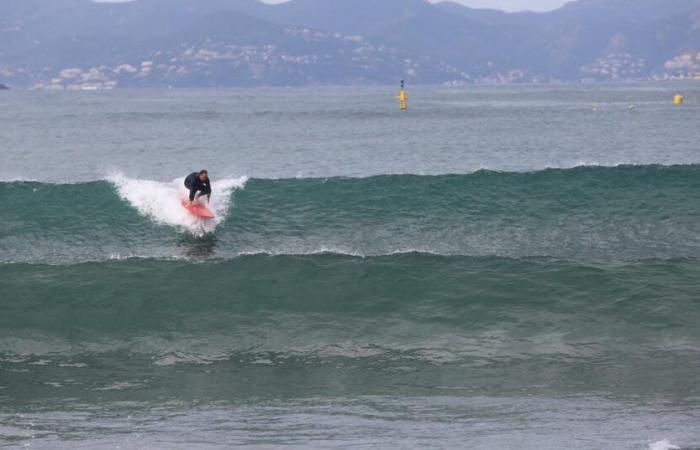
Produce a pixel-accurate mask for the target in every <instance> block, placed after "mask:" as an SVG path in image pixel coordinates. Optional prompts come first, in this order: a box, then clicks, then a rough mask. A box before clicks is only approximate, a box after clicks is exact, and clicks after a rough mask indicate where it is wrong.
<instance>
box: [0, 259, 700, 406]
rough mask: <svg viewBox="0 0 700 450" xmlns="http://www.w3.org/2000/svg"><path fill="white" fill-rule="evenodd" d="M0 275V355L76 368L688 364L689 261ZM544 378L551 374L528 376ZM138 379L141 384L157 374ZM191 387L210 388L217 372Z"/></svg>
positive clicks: (489, 383)
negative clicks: (207, 382) (119, 362)
mask: <svg viewBox="0 0 700 450" xmlns="http://www.w3.org/2000/svg"><path fill="white" fill-rule="evenodd" d="M0 275H1V276H0V290H1V291H2V292H3V296H2V298H1V299H0V309H2V311H3V314H2V316H0V333H1V334H0V355H3V358H4V360H3V363H4V364H11V365H12V366H13V367H17V368H22V367H32V366H33V365H37V364H39V365H46V366H51V367H54V368H56V367H62V368H63V369H62V370H64V371H67V372H76V373H75V374H74V376H76V377H88V378H89V374H90V373H91V372H94V371H99V370H100V365H99V364H100V363H99V361H102V362H103V363H104V364H106V365H108V366H109V365H110V364H111V363H109V361H111V360H113V359H114V358H123V359H124V360H125V361H128V362H125V364H127V365H128V366H132V365H133V366H134V367H133V368H132V369H128V368H126V367H125V368H124V370H125V371H126V373H125V374H124V375H125V376H127V378H128V379H133V378H137V379H142V378H144V377H145V378H146V379H148V378H149V377H155V378H158V377H160V376H163V374H164V372H163V370H165V368H167V367H170V366H182V370H185V371H189V370H193V371H195V372H197V371H198V370H199V369H197V366H202V365H204V366H206V365H212V364H213V365H220V367H221V370H226V371H228V370H234V371H237V372H236V373H238V377H239V381H237V382H235V383H233V386H231V385H228V384H227V383H229V382H230V380H229V379H228V378H227V379H226V381H222V383H223V384H226V385H227V386H228V387H226V388H225V389H229V390H230V389H233V390H236V389H242V390H245V391H246V392H248V394H249V395H265V394H264V392H265V391H266V390H268V389H269V388H270V387H269V386H268V385H265V384H264V383H263V384H262V385H260V387H259V389H260V391H259V392H258V391H256V387H255V386H256V384H255V383H254V382H252V378H251V377H254V376H255V374H256V373H258V369H259V367H261V366H263V367H266V366H275V365H279V366H281V367H286V368H288V369H290V370H291V369H299V368H301V367H306V370H308V371H310V372H309V373H316V374H318V376H319V377H321V378H324V377H325V375H323V374H324V373H325V374H326V375H328V376H331V375H332V374H331V375H329V372H331V373H336V372H337V371H343V370H345V369H343V367H347V370H348V373H349V374H351V373H359V372H362V371H368V373H371V374H375V375H376V376H378V377H380V378H381V379H382V380H383V381H380V382H376V381H373V382H370V383H369V384H368V385H367V386H365V385H360V386H358V387H357V388H358V389H366V388H367V389H369V390H370V391H371V390H372V386H381V385H382V383H388V384H392V383H404V382H407V377H408V378H409V379H410V378H412V377H413V376H417V377H418V378H419V379H420V380H421V381H420V382H418V380H415V379H414V381H415V382H417V383H418V385H421V383H423V382H425V383H427V385H430V383H431V382H430V381H429V378H430V377H431V376H434V375H435V373H436V371H439V373H440V374H441V375H440V377H441V381H440V383H441V385H443V386H445V387H446V388H460V387H461V386H464V384H463V383H464V382H465V379H464V377H465V376H468V377H469V379H470V381H469V385H470V386H471V387H470V389H477V390H478V389H483V390H484V391H485V392H492V393H494V394H496V393H499V392H500V393H513V394H515V393H517V392H520V391H521V390H522V389H523V388H524V387H525V386H527V387H528V388H531V389H533V392H534V391H541V392H547V393H552V392H558V393H562V392H571V391H575V390H576V389H581V388H585V389H589V390H594V391H601V392H605V391H608V390H610V389H614V390H615V392H616V393H617V394H618V395H621V394H623V393H625V394H630V395H644V396H646V395H655V394H672V395H678V396H684V395H689V394H690V393H691V392H692V391H693V389H695V387H694V381H693V380H695V379H696V378H695V375H696V374H697V371H698V370H700V358H698V357H699V356H700V347H699V346H698V342H700V331H699V330H700V329H699V328H698V327H697V326H696V325H697V323H698V321H700V308H698V299H700V264H699V263H698V262H697V261H667V262H646V263H635V264H627V265H619V264H615V265H594V266H591V265H581V264H576V263H569V262H562V261H556V260H550V259H525V260H522V259H521V260H513V259H504V258H495V257H488V258H473V257H457V256H453V257H445V256H436V255H424V254H406V255H393V256H381V257H370V258H358V257H351V256H342V255H308V256H266V255H256V256H245V257H240V258H235V259H232V260H229V261H219V262H205V263H198V264H192V263H190V262H184V261H161V260H129V261H113V262H102V263H97V264H95V263H89V264H81V265H77V266H66V265H59V266H50V265H44V266H37V265H29V264H11V265H4V266H0ZM84 367H92V369H91V370H83V371H81V370H79V368H84ZM137 367H138V368H139V369H138V371H136V372H130V371H132V370H135V369H136V368H137ZM76 368H78V369H76ZM621 368H625V369H624V370H621ZM404 369H406V370H407V372H404ZM584 369H585V370H584ZM579 370H582V372H580V373H579V372H578V371H579ZM416 371H417V373H416ZM302 372H303V371H302ZM652 372H653V373H656V374H657V375H658V374H663V377H656V378H655V379H654V381H653V383H650V378H649V377H648V376H645V375H644V374H648V373H652ZM166 373H167V372H166ZM368 373H365V374H364V375H363V376H364V377H367V376H368ZM410 374H413V375H410ZM273 375H274V374H273ZM22 376H23V375H22V372H21V371H19V370H18V371H17V372H16V373H14V374H13V375H12V376H11V377H10V378H8V379H7V380H4V381H6V382H7V383H10V384H20V382H21V377H22ZM168 376H175V375H174V374H171V375H168ZM271 376H272V375H271ZM528 377H529V378H528ZM542 377H548V379H549V380H550V381H548V382H547V383H545V385H543V386H539V387H538V384H537V383H539V382H541V379H542ZM283 378H284V377H283ZM73 379H74V378H73ZM537 380H540V381H537ZM684 380H685V381H684ZM184 381H185V380H183V379H180V380H179V381H178V383H182V382H184ZM84 382H87V381H84ZM246 383H253V384H252V385H249V386H248V388H244V386H245V385H246ZM146 384H148V386H150V388H152V389H153V395H158V392H159V391H158V390H159V389H161V388H162V383H161V382H155V381H154V382H153V384H152V385H151V384H150V383H146ZM301 384H302V385H303V387H302V389H306V390H309V391H313V390H314V384H313V383H311V384H309V385H305V384H304V383H301ZM150 388H149V389H150ZM178 388H183V389H186V388H185V387H184V386H179V387H172V389H178ZM46 389H48V390H50V389H49V387H46ZM168 389H171V387H169V388H168ZM199 389H201V390H203V392H204V394H203V395H205V396H212V397H213V396H215V395H217V393H218V389H224V386H217V385H212V386H210V387H207V386H203V387H200V388H199ZM246 389H247V390H246ZM145 390H146V391H148V389H145ZM406 390H407V391H409V392H414V393H416V392H419V391H420V388H418V387H416V388H411V387H410V386H409V387H406ZM41 392H42V389H41V388H38V390H37V391H36V392H29V393H27V395H31V396H34V395H41ZM268 394H269V392H268Z"/></svg>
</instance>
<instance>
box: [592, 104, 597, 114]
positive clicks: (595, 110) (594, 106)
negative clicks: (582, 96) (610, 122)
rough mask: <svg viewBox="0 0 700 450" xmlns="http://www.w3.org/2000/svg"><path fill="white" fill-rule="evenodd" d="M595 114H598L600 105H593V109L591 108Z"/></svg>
mask: <svg viewBox="0 0 700 450" xmlns="http://www.w3.org/2000/svg"><path fill="white" fill-rule="evenodd" d="M591 109H592V110H593V112H598V104H596V103H593V108H591Z"/></svg>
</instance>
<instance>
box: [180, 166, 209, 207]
mask: <svg viewBox="0 0 700 450" xmlns="http://www.w3.org/2000/svg"><path fill="white" fill-rule="evenodd" d="M185 187H186V188H187V189H189V190H190V201H189V203H187V205H188V206H192V205H193V204H194V200H195V197H196V198H197V200H199V197H200V196H202V195H206V196H207V202H209V200H211V182H210V181H209V173H208V172H207V171H206V170H200V171H199V172H192V173H191V174H189V175H188V176H187V178H185Z"/></svg>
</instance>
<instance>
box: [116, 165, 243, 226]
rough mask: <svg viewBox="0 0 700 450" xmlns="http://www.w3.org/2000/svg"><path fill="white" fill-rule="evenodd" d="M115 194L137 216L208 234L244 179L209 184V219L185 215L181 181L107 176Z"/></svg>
mask: <svg viewBox="0 0 700 450" xmlns="http://www.w3.org/2000/svg"><path fill="white" fill-rule="evenodd" d="M109 181H110V182H112V183H113V184H114V186H115V187H116V189H117V191H118V192H119V195H120V196H121V198H123V199H124V200H126V201H128V202H129V203H130V204H131V205H132V206H133V207H134V208H136V209H137V210H138V211H139V213H140V214H142V215H143V216H146V217H148V218H150V219H151V220H153V221H155V222H157V223H160V224H164V225H171V226H174V227H178V228H180V229H183V230H187V231H188V232H190V233H192V234H193V235H195V236H203V235H204V234H207V233H212V232H214V230H216V228H217V227H218V226H219V225H220V224H221V223H222V222H223V221H224V220H225V218H226V216H227V214H228V212H229V208H230V206H231V193H232V192H233V191H234V190H236V189H242V188H244V187H245V184H246V182H247V177H240V178H229V179H223V180H218V181H213V182H212V198H211V203H210V205H209V207H210V209H211V210H213V211H214V213H215V214H216V218H215V219H213V220H202V219H199V218H197V217H195V216H193V215H192V214H190V213H189V212H187V211H186V210H185V209H184V208H183V207H182V205H181V201H182V199H183V198H184V197H186V196H187V192H188V191H187V189H186V188H185V186H184V182H183V179H181V178H177V179H175V180H173V181H171V182H159V181H153V180H142V179H136V178H129V177H127V176H125V175H122V174H116V175H113V176H111V177H109Z"/></svg>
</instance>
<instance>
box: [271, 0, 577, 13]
mask: <svg viewBox="0 0 700 450" xmlns="http://www.w3.org/2000/svg"><path fill="white" fill-rule="evenodd" d="M263 1H265V2H266V3H282V2H284V1H287V0H263ZM431 1H436V0H431ZM452 1H456V2H458V3H462V4H464V5H467V6H471V7H474V8H494V9H503V10H506V11H524V10H527V11H551V10H553V9H556V8H558V7H560V6H561V5H563V4H564V3H566V2H567V1H568V0H452Z"/></svg>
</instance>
